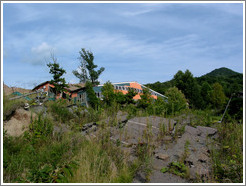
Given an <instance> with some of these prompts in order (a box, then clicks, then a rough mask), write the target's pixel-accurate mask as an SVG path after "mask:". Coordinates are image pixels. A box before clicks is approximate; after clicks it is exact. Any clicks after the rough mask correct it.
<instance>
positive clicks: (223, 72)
mask: <svg viewBox="0 0 246 186" xmlns="http://www.w3.org/2000/svg"><path fill="white" fill-rule="evenodd" d="M239 74H240V73H238V72H235V71H233V70H231V69H228V68H225V67H222V68H218V69H215V70H213V71H211V72H209V73H207V74H205V75H203V76H210V77H230V76H236V75H239Z"/></svg>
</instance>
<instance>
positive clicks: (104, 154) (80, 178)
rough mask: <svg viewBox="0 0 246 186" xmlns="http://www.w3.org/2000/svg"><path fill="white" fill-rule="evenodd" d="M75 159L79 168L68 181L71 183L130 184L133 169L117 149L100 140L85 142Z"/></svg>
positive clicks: (109, 143) (125, 156) (122, 153)
mask: <svg viewBox="0 0 246 186" xmlns="http://www.w3.org/2000/svg"><path fill="white" fill-rule="evenodd" d="M75 159H77V160H79V168H78V169H77V170H76V171H75V173H74V176H73V177H71V178H70V179H69V182H71V183H112V182H132V179H133V174H134V169H133V168H132V167H131V166H130V165H129V164H128V163H127V155H126V154H125V153H124V152H122V151H121V150H120V149H119V147H116V146H115V145H113V144H111V142H107V144H105V143H102V141H101V140H99V141H98V140H96V139H94V140H91V141H89V140H85V141H83V143H82V147H81V150H80V151H79V153H78V155H76V156H75Z"/></svg>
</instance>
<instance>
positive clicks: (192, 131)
mask: <svg viewBox="0 0 246 186" xmlns="http://www.w3.org/2000/svg"><path fill="white" fill-rule="evenodd" d="M185 132H187V133H189V134H190V135H192V136H200V134H201V131H199V130H198V129H197V128H194V127H191V126H188V125H186V126H185Z"/></svg>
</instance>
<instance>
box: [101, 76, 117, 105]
mask: <svg viewBox="0 0 246 186" xmlns="http://www.w3.org/2000/svg"><path fill="white" fill-rule="evenodd" d="M102 95H103V102H104V103H106V105H108V106H111V105H112V104H113V102H114V101H115V93H114V86H113V85H112V83H111V82H110V81H107V82H106V83H105V84H104V85H103V87H102Z"/></svg>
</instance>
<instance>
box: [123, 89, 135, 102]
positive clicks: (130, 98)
mask: <svg viewBox="0 0 246 186" xmlns="http://www.w3.org/2000/svg"><path fill="white" fill-rule="evenodd" d="M136 95H137V93H136V92H135V91H134V90H133V89H130V90H129V91H128V92H127V94H126V95H125V99H126V103H127V104H134V103H135V101H134V100H133V97H134V96H136Z"/></svg>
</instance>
